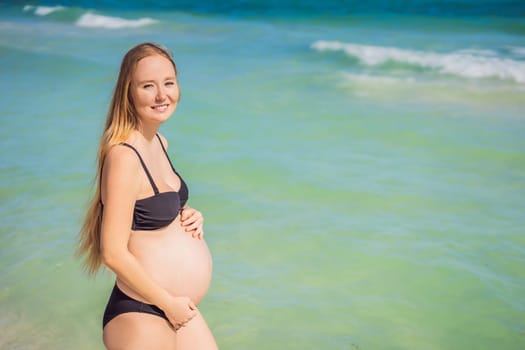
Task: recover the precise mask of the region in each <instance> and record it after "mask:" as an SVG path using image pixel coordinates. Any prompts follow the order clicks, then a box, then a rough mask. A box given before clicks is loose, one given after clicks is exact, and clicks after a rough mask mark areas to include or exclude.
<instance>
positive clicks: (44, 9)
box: [24, 5, 65, 16]
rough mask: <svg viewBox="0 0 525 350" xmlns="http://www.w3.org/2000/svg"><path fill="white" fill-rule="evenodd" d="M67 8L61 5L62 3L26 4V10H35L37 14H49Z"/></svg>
mask: <svg viewBox="0 0 525 350" xmlns="http://www.w3.org/2000/svg"><path fill="white" fill-rule="evenodd" d="M63 9H65V7H64V6H60V5H57V6H32V5H25V6H24V11H26V12H27V11H32V10H34V14H35V15H37V16H47V15H49V14H50V13H53V12H56V11H60V10H63Z"/></svg>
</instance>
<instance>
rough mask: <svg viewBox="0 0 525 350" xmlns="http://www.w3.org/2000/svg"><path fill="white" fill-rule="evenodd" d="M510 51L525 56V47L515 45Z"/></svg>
mask: <svg viewBox="0 0 525 350" xmlns="http://www.w3.org/2000/svg"><path fill="white" fill-rule="evenodd" d="M510 51H511V52H512V53H513V54H515V55H516V56H520V57H525V47H519V46H513V47H510Z"/></svg>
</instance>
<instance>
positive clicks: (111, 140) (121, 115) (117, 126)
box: [77, 42, 177, 275]
mask: <svg viewBox="0 0 525 350" xmlns="http://www.w3.org/2000/svg"><path fill="white" fill-rule="evenodd" d="M153 55H161V56H163V57H166V58H167V59H169V60H170V62H171V63H172V64H173V68H174V70H175V74H177V67H176V65H175V62H174V61H173V58H172V55H171V52H170V51H169V50H168V49H166V48H165V47H163V46H161V45H159V44H155V43H149V42H148V43H142V44H139V45H137V46H135V47H133V48H131V49H130V50H129V51H128V52H127V53H126V55H125V56H124V58H123V59H122V63H121V65H120V72H119V76H118V80H117V83H116V85H115V90H114V91H113V97H112V99H111V103H110V106H109V110H108V114H107V117H106V124H105V127H104V132H103V133H102V136H101V138H100V143H99V147H98V157H97V160H98V168H97V173H96V186H97V187H96V190H95V193H94V195H93V198H92V199H91V201H90V203H89V208H88V211H87V214H86V217H85V219H84V224H83V225H82V228H81V230H80V235H79V245H78V249H77V256H81V257H82V256H83V257H84V267H85V269H86V271H87V272H88V274H90V275H94V274H95V273H96V272H97V271H98V269H99V268H100V266H101V265H102V258H101V251H100V231H101V225H102V202H101V188H100V183H101V177H102V166H103V164H104V159H105V157H106V155H107V154H108V152H109V150H110V149H111V148H112V147H113V146H115V145H117V144H119V143H122V142H124V141H125V140H126V139H127V138H128V137H129V135H130V134H131V132H132V131H134V130H136V129H137V128H138V123H139V120H138V117H137V114H136V112H135V109H134V106H133V101H132V98H131V93H130V85H131V78H132V74H133V72H134V70H135V67H136V66H137V63H138V62H139V61H140V60H141V59H143V58H144V57H148V56H153Z"/></svg>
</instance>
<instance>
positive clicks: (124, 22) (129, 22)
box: [76, 13, 157, 29]
mask: <svg viewBox="0 0 525 350" xmlns="http://www.w3.org/2000/svg"><path fill="white" fill-rule="evenodd" d="M156 22H157V21H156V20H154V19H152V18H147V17H146V18H139V19H124V18H119V17H109V16H102V15H96V14H93V13H85V14H83V15H82V16H81V17H80V18H79V19H78V20H77V21H76V25H77V26H79V27H89V28H106V29H120V28H137V27H143V26H147V25H150V24H153V23H156Z"/></svg>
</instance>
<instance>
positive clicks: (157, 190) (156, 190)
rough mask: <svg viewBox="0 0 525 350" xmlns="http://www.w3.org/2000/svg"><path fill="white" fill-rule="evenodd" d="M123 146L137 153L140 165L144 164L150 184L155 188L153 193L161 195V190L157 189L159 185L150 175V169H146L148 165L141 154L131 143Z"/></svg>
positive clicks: (123, 143)
mask: <svg viewBox="0 0 525 350" xmlns="http://www.w3.org/2000/svg"><path fill="white" fill-rule="evenodd" d="M121 145H122V146H126V147H129V148H131V149H132V150H133V151H135V153H136V154H137V157H139V160H140V164H142V168H143V169H144V172H145V173H146V175H147V176H148V179H149V182H150V184H151V187H153V192H155V194H159V189H158V188H157V185H155V181H153V178H152V177H151V174H150V173H149V170H148V167H146V163H144V160H142V157H141V156H140V153H139V152H138V151H137V150H136V149H135V147H133V146H132V145H130V144H129V143H125V142H122V143H121Z"/></svg>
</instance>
